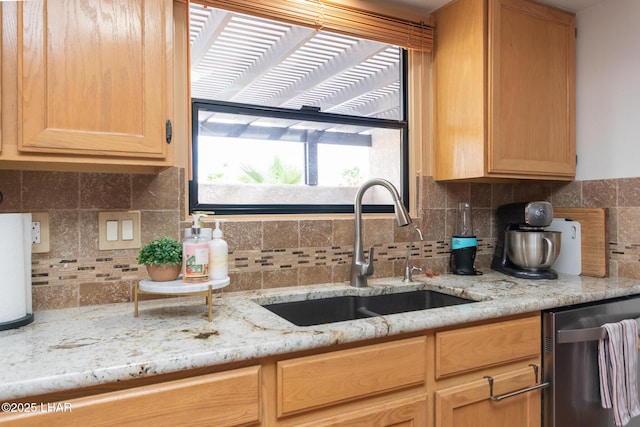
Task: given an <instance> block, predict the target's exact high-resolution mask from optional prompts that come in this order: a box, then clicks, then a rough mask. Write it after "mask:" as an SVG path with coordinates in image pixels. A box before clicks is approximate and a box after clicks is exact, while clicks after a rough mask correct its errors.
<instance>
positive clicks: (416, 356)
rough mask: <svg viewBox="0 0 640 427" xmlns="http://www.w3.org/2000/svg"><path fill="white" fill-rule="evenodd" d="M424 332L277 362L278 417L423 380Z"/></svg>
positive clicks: (424, 368) (424, 370) (412, 384)
mask: <svg viewBox="0 0 640 427" xmlns="http://www.w3.org/2000/svg"><path fill="white" fill-rule="evenodd" d="M425 375H426V337H418V338H410V339H406V340H401V341H396V342H392V343H384V344H375V345H370V346H366V347H362V348H355V349H350V350H342V351H337V352H333V353H329V354H320V355H315V356H309V357H301V358H298V359H292V360H286V361H281V362H278V364H277V411H278V416H279V417H280V416H283V415H289V414H294V413H298V412H302V411H306V410H309V409H313V408H318V407H322V406H329V405H333V404H336V403H340V402H344V401H349V400H353V399H357V398H361V397H365V396H371V395H373V394H377V393H381V392H385V391H389V390H395V389H400V388H403V387H409V386H414V385H420V384H424V382H425Z"/></svg>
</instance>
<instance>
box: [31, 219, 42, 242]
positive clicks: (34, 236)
mask: <svg viewBox="0 0 640 427" xmlns="http://www.w3.org/2000/svg"><path fill="white" fill-rule="evenodd" d="M31 243H32V244H34V245H38V244H40V221H33V222H32V223H31Z"/></svg>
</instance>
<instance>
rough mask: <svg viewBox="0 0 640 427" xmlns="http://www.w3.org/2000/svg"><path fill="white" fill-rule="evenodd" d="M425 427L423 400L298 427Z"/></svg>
mask: <svg viewBox="0 0 640 427" xmlns="http://www.w3.org/2000/svg"><path fill="white" fill-rule="evenodd" d="M426 425H427V401H426V399H425V398H422V399H412V400H410V401H407V400H399V401H397V402H393V403H389V404H386V405H381V406H378V407H375V408H371V407H367V408H363V409H362V410H360V411H356V412H353V413H350V414H345V415H342V416H339V417H334V418H331V419H328V420H319V421H314V422H313V423H311V424H305V425H303V426H300V427H371V426H376V427H423V426H426Z"/></svg>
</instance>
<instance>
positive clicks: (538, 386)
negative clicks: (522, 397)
mask: <svg viewBox="0 0 640 427" xmlns="http://www.w3.org/2000/svg"><path fill="white" fill-rule="evenodd" d="M529 366H531V367H532V368H533V372H534V373H535V376H536V384H535V385H532V386H531V387H527V388H523V389H521V390H516V391H512V392H511V393H506V394H502V395H500V396H494V395H493V377H490V376H488V375H487V376H485V377H484V378H486V379H487V381H489V398H490V399H491V400H493V401H494V402H499V401H501V400H504V399H507V398H509V397H513V396H517V395H519V394H523V393H528V392H530V391H534V390H538V389H541V388H545V387H547V386H549V382H545V383H538V365H534V364H530V365H529Z"/></svg>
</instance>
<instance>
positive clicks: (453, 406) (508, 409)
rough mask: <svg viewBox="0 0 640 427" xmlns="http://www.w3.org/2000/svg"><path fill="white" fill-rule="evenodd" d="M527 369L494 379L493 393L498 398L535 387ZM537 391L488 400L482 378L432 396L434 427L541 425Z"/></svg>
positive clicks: (484, 379)
mask: <svg viewBox="0 0 640 427" xmlns="http://www.w3.org/2000/svg"><path fill="white" fill-rule="evenodd" d="M535 381H536V378H535V374H534V371H533V369H531V368H530V367H526V368H522V369H517V370H514V371H511V372H508V373H505V374H501V375H496V376H495V377H494V384H493V393H494V396H500V395H502V394H505V393H510V392H513V391H516V390H520V389H525V388H527V387H531V386H533V385H534V384H535ZM540 400H541V398H540V390H535V391H530V392H527V393H523V394H519V395H516V396H513V397H509V398H506V399H504V400H501V401H492V400H491V399H490V389H489V382H488V380H487V379H486V378H480V379H478V380H477V381H471V382H468V383H465V384H461V385H458V386H454V387H450V388H447V389H444V390H440V391H438V392H436V393H435V410H436V414H435V415H436V422H435V426H436V427H494V426H509V427H538V426H540V423H541V417H542V415H541V412H540Z"/></svg>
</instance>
